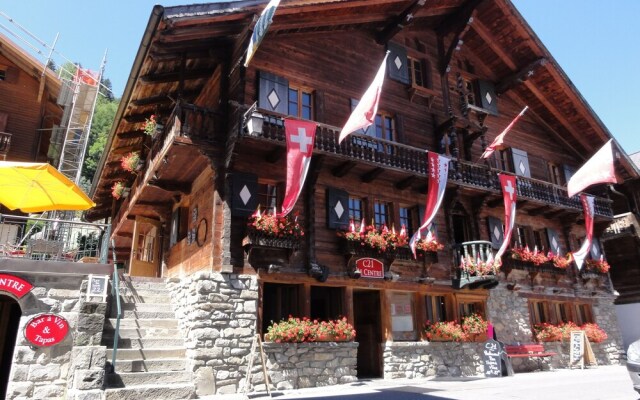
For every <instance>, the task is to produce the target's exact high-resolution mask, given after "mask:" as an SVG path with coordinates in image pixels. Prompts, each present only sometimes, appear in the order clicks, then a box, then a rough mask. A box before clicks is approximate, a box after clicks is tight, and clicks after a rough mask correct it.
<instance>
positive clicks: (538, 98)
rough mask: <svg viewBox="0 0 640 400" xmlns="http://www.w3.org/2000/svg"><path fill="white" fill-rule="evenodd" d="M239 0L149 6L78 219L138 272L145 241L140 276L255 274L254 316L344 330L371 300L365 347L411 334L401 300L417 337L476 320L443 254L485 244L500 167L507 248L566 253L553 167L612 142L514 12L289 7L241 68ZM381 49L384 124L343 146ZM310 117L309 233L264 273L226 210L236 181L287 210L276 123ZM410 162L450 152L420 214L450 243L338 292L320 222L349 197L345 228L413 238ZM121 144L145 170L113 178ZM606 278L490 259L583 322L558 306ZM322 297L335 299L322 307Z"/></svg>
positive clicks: (571, 222)
mask: <svg viewBox="0 0 640 400" xmlns="http://www.w3.org/2000/svg"><path fill="white" fill-rule="evenodd" d="M234 4H235V5H236V6H238V7H234V8H233V9H232V8H227V7H231V6H230V5H229V4H227V3H219V4H207V5H194V6H185V7H173V8H166V9H163V8H162V7H156V8H154V10H153V13H152V15H151V18H150V21H149V24H148V26H147V30H146V32H145V36H144V37H143V40H142V43H141V46H140V50H139V52H138V55H137V58H136V61H135V63H134V66H133V70H132V72H131V79H130V80H129V84H128V86H127V88H126V90H125V96H124V98H123V101H122V103H121V105H120V108H119V110H118V113H117V117H116V118H117V119H116V121H115V124H114V128H113V130H112V132H111V136H110V139H109V143H108V148H107V149H106V150H105V155H104V156H103V159H102V162H101V169H100V171H99V179H98V180H97V181H96V182H94V187H93V190H92V193H93V198H94V201H96V203H97V204H98V206H97V207H96V208H95V209H93V210H91V211H90V214H89V216H90V218H94V219H98V218H105V217H111V218H112V223H113V236H114V239H115V242H116V251H117V257H118V259H119V260H129V261H130V262H134V261H135V260H139V259H140V254H141V252H139V251H137V249H139V248H140V247H139V246H141V245H142V246H144V243H147V244H149V243H151V248H152V252H153V257H150V258H148V257H147V260H155V261H154V262H155V264H154V265H155V267H154V268H155V270H153V271H152V275H158V276H160V275H161V276H166V277H173V276H176V277H180V276H185V275H190V274H192V273H194V272H196V271H200V270H205V271H217V272H225V273H247V274H258V275H259V280H260V282H261V292H260V293H261V299H260V304H261V308H260V311H259V312H260V313H262V315H261V318H259V321H266V322H268V321H269V319H270V318H271V319H273V318H274V317H280V316H282V315H281V314H283V313H285V309H286V310H288V311H289V312H290V313H291V314H299V315H307V316H312V317H314V316H320V317H325V316H329V317H334V316H335V315H338V314H341V315H346V316H348V318H349V319H350V320H351V321H354V315H358V313H362V311H363V310H362V309H363V307H364V308H366V307H367V306H365V305H364V304H369V305H370V303H371V301H374V302H377V301H379V302H380V308H379V310H380V313H381V315H380V316H379V317H380V318H378V320H379V321H380V324H381V326H380V327H379V330H377V329H378V328H373V332H374V333H375V332H380V336H381V337H380V338H377V339H375V338H374V339H372V340H378V343H379V340H385V339H386V340H393V339H394V338H395V339H411V338H409V337H401V336H402V335H400V336H396V334H397V333H396V332H394V331H393V327H392V318H391V314H390V313H391V311H390V309H391V307H390V304H392V303H393V302H394V301H396V300H394V299H395V297H394V296H400V297H401V296H405V295H406V296H408V298H409V300H408V301H410V302H411V304H413V305H412V307H413V308H412V310H413V311H412V313H413V315H414V316H415V320H414V328H415V329H414V331H415V332H414V333H415V335H416V337H417V336H418V335H419V329H418V328H417V327H419V326H420V325H421V324H422V323H424V322H425V320H426V319H427V318H428V315H430V314H429V313H432V312H433V310H432V308H434V307H436V306H437V304H441V305H442V310H441V311H442V312H443V313H446V314H447V315H448V317H449V318H455V319H457V318H459V317H460V316H462V315H464V314H466V313H468V312H469V311H470V310H471V311H477V312H481V313H484V312H485V308H486V307H487V305H486V300H487V296H488V290H489V289H488V287H487V288H479V289H475V290H469V289H468V288H467V289H464V290H458V289H457V288H455V287H452V285H453V286H455V284H454V283H453V281H454V280H455V279H456V274H457V267H458V263H459V260H458V259H457V258H456V257H454V254H455V252H454V249H456V248H458V247H456V246H459V245H463V243H466V242H471V241H477V240H484V241H489V242H490V241H491V232H493V228H495V227H496V224H498V225H499V223H496V222H495V221H498V222H500V221H501V220H502V219H503V218H504V209H503V203H502V195H501V192H500V186H499V184H498V181H497V172H499V171H500V170H506V171H508V172H511V173H513V174H516V175H518V179H519V180H518V182H519V184H518V188H517V190H518V196H519V197H518V198H519V201H518V217H517V224H518V227H519V230H518V233H517V234H516V233H514V236H517V238H516V240H517V241H519V243H521V244H523V245H525V244H526V245H530V246H531V247H534V246H539V247H540V248H541V249H544V250H545V251H546V250H548V249H549V248H550V246H551V242H552V240H551V238H554V239H556V242H558V243H559V246H560V249H561V252H562V254H564V253H565V252H567V251H569V250H576V249H577V248H578V247H579V239H581V238H582V237H583V236H584V224H583V223H582V225H581V220H582V209H581V206H580V204H579V201H578V199H577V197H574V198H569V197H568V196H567V193H566V188H565V184H566V179H567V174H570V173H571V171H575V170H576V169H577V168H578V167H579V166H580V165H581V164H582V163H583V162H584V161H585V160H586V159H587V158H588V157H589V156H590V155H591V154H593V153H594V152H595V151H596V150H597V149H598V148H599V147H600V146H602V144H603V143H605V142H606V141H607V140H608V139H609V138H610V137H611V135H610V133H609V132H608V131H607V129H606V128H605V127H604V126H603V125H602V124H601V122H600V121H599V119H598V118H597V116H596V115H595V114H593V112H592V110H591V109H590V108H589V106H588V105H587V104H586V102H585V101H584V99H583V98H582V97H581V95H580V94H579V93H578V91H577V90H576V89H575V88H574V87H573V86H572V84H571V82H570V81H569V79H568V78H567V77H566V76H565V75H564V72H563V71H562V70H561V69H560V67H559V66H558V65H557V64H556V62H555V61H554V59H553V57H552V56H551V55H550V54H549V53H548V52H547V50H546V49H545V48H544V47H543V45H542V44H541V43H540V42H539V40H538V38H537V37H536V36H535V34H534V33H533V32H532V31H531V30H530V28H529V27H528V26H527V24H526V23H525V22H524V21H523V20H522V17H521V16H520V15H519V14H518V13H517V11H516V10H515V8H514V7H513V5H512V4H511V3H510V2H509V1H506V0H495V1H477V0H469V1H462V0H442V1H436V2H424V1H409V0H375V1H372V0H369V1H346V2H336V3H320V4H316V3H311V2H308V1H303V0H292V1H286V0H285V1H283V2H282V4H281V5H280V7H279V8H278V11H277V14H276V18H275V19H274V22H273V25H272V26H271V28H270V29H269V33H268V35H267V37H266V39H265V40H264V42H263V43H262V44H261V46H260V48H259V50H258V52H257V54H256V56H255V57H254V59H253V60H252V62H251V65H250V66H249V67H248V68H246V69H245V68H243V67H242V66H241V62H242V55H243V52H244V50H245V49H246V45H247V42H248V38H249V36H250V34H251V31H252V29H253V22H252V21H253V19H254V17H255V15H257V14H259V12H260V11H261V9H262V7H263V6H264V2H259V1H240V2H237V4H236V3H234ZM387 50H389V51H390V52H391V53H390V56H389V61H388V67H387V70H388V71H387V77H386V79H385V83H384V86H383V93H382V97H381V102H380V106H379V110H378V119H379V122H380V123H379V125H380V126H379V127H376V126H372V127H371V128H370V129H371V132H372V133H373V135H362V134H357V135H354V136H353V139H349V140H347V141H345V142H343V143H342V144H338V141H337V137H338V133H339V130H340V126H342V124H343V123H344V122H345V121H346V120H347V118H348V116H349V114H350V112H351V107H352V104H353V99H358V98H360V96H361V95H362V93H363V92H364V90H365V89H366V87H367V86H368V85H369V83H370V81H371V79H372V78H373V76H374V75H375V71H376V69H377V68H378V66H379V64H380V61H381V60H382V58H383V56H384V54H385V51H387ZM408 65H411V68H408V69H407V66H408ZM273 93H275V96H276V97H272V98H271V99H270V98H269V97H270V96H273ZM253 103H257V107H258V111H259V112H260V113H262V114H263V115H264V116H265V124H264V126H263V129H262V132H261V133H259V134H257V135H252V134H251V133H249V132H247V130H246V121H245V119H244V116H245V113H246V112H247V110H248V109H249V107H250V106H251V105H252V104H253ZM303 103H304V105H308V108H307V109H305V110H303V109H304V105H303V106H301V105H300V104H303ZM524 105H528V106H529V107H530V111H529V112H528V113H527V114H525V116H524V118H522V119H521V120H520V121H519V122H518V124H517V125H516V126H515V127H514V128H513V130H512V131H511V132H510V133H509V135H508V139H507V140H506V142H507V143H508V145H509V148H508V149H505V150H504V151H501V152H496V155H495V156H494V157H493V158H491V159H489V160H488V161H487V162H484V161H483V162H480V161H479V159H480V155H481V154H482V151H483V150H484V147H486V145H487V144H489V143H490V142H491V141H492V140H493V138H495V136H496V135H497V134H499V133H500V131H501V130H502V129H503V128H504V127H505V126H507V125H508V124H509V122H510V121H511V120H512V119H513V118H514V117H515V116H516V115H517V114H518V112H519V111H520V110H521V109H522V107H523V106H524ZM294 110H295V111H294ZM306 110H310V114H309V119H312V120H315V121H317V122H318V123H319V127H318V130H317V133H316V143H315V148H314V156H313V161H312V165H311V168H310V171H309V176H308V177H307V182H306V184H305V188H304V190H303V192H302V194H301V196H300V198H299V200H298V203H297V205H296V209H295V212H297V213H299V215H300V221H302V222H303V225H304V228H305V231H306V235H305V238H304V240H303V241H302V243H301V245H300V248H299V249H298V251H295V252H287V253H286V257H284V261H278V262H274V263H272V264H271V265H274V266H276V267H277V268H273V269H271V268H268V267H265V268H255V267H256V266H257V264H256V263H254V265H251V261H252V260H251V258H250V254H249V255H248V252H247V250H248V249H249V247H247V246H243V244H245V245H246V243H247V242H243V239H244V238H245V236H246V235H247V230H246V225H247V216H248V214H249V213H251V212H252V211H253V210H251V209H250V210H247V209H245V208H244V207H243V206H242V205H239V204H238V202H237V200H236V198H237V196H239V193H240V192H241V191H242V190H243V189H245V188H247V190H248V191H250V192H251V193H250V194H251V196H262V198H264V199H269V196H270V195H272V194H273V193H277V194H275V199H276V201H277V202H278V201H281V200H282V196H283V194H284V193H283V191H284V190H283V188H284V186H283V183H284V181H285V174H286V171H285V164H286V161H285V158H286V157H285V139H284V132H283V128H282V118H283V117H285V116H286V115H287V114H289V115H292V114H293V115H294V116H299V115H305V114H299V113H303V112H304V111H306ZM152 114H153V115H155V116H156V118H157V119H158V120H159V121H160V122H161V124H162V125H163V128H162V129H158V131H157V133H156V134H155V135H154V136H153V137H152V136H147V135H145V134H144V133H143V131H142V127H143V123H144V121H145V119H146V118H149V117H150V116H151V115H152ZM425 150H430V151H435V152H439V153H443V154H448V155H450V156H451V157H452V158H453V161H452V163H451V171H450V174H449V180H448V186H447V192H446V195H445V199H444V202H443V205H442V208H441V210H440V212H439V213H438V215H437V218H436V220H435V224H436V226H437V235H438V238H439V239H440V241H442V242H444V243H445V245H446V246H445V249H444V250H442V251H440V252H438V253H437V256H436V257H435V258H434V257H431V258H429V259H428V260H418V261H414V260H411V259H410V258H407V259H403V257H400V256H396V257H395V259H394V260H393V262H391V261H389V262H388V263H387V264H388V265H387V266H388V267H389V268H390V269H389V272H393V273H394V275H391V274H390V275H389V278H390V279H388V280H372V279H365V278H360V279H353V278H352V276H350V274H349V272H350V271H349V259H350V255H349V254H348V253H346V252H344V249H343V248H342V247H341V245H340V242H339V239H338V237H337V233H336V232H337V229H336V224H337V227H338V228H346V227H347V225H348V218H347V222H346V223H345V221H344V220H342V221H341V222H340V221H339V222H337V223H336V222H335V221H330V219H331V218H332V216H331V215H332V214H331V209H332V207H334V206H335V203H333V202H332V200H335V199H336V198H339V199H343V201H344V200H346V203H344V202H343V203H342V207H343V208H344V213H349V212H350V210H349V207H348V206H349V203H350V201H349V200H351V201H352V203H353V202H354V201H355V202H359V203H358V204H359V205H360V212H361V214H358V216H359V217H358V219H360V217H364V218H365V220H366V221H370V220H372V218H374V216H375V214H376V212H377V213H378V214H381V211H380V210H384V219H385V220H386V222H387V224H388V225H389V226H391V225H394V226H395V228H396V229H399V228H400V225H401V222H407V223H408V224H409V225H410V226H411V225H412V226H411V227H412V228H415V227H416V226H417V223H418V220H419V218H420V213H421V211H420V206H421V205H422V204H424V198H425V193H426V189H427V187H426V181H427V180H426V172H427V169H426V156H425ZM131 151H140V152H141V154H142V156H143V159H144V160H145V167H144V168H143V169H142V170H141V171H140V172H137V173H136V174H127V173H125V172H123V171H122V170H121V169H120V166H119V165H120V158H121V157H122V155H124V154H126V153H128V152H131ZM621 153H622V152H621ZM617 172H618V174H619V175H620V176H621V177H622V178H623V179H627V180H628V179H633V178H636V177H637V175H638V172H637V170H636V169H635V167H634V166H633V165H632V164H631V163H630V161H629V159H628V158H627V157H626V156H625V155H624V154H623V155H622V156H621V158H620V162H619V163H618V165H617ZM117 181H121V182H124V183H125V184H126V185H127V186H128V187H130V188H131V190H130V193H129V195H128V197H126V198H125V199H121V200H114V199H113V198H112V196H111V187H112V185H113V184H114V182H117ZM602 189H603V188H600V187H596V188H595V189H594V190H595V191H594V194H595V195H596V196H597V199H596V222H597V226H598V229H599V232H598V235H599V233H600V232H602V230H603V229H604V227H606V226H607V225H608V224H609V223H610V222H611V220H612V217H613V215H614V213H613V208H612V200H611V199H610V198H609V197H608V194H607V192H606V191H605V190H602ZM336 196H337V197H336ZM263 204H264V202H263ZM351 211H353V210H351ZM341 214H342V213H341ZM347 215H348V214H347ZM407 216H409V217H407ZM147 219H152V220H154V221H157V227H158V228H157V229H158V230H159V231H158V232H155V231H154V232H153V233H152V229H151V228H149V227H148V226H147V227H146V228H145V227H144V226H145V225H148V224H146V223H145V222H144V221H147ZM140 231H143V232H147V233H145V234H143V235H140V233H139V232H140ZM134 232H135V234H134ZM145 235H146V236H145ZM134 238H135V240H134ZM143 242H144V243H143ZM494 244H495V243H494ZM132 248H133V251H132ZM289 253H292V254H289ZM289 256H290V257H289ZM280 260H282V257H280ZM506 264H507V263H506ZM276 269H277V270H278V273H274V271H275V270H276ZM318 269H319V270H320V271H325V272H326V271H328V277H326V276H325V277H320V275H321V274H320V275H318V274H317V272H318ZM270 272H271V273H270ZM325 278H326V280H325ZM607 279H608V278H606V277H603V279H600V278H598V279H596V280H595V282H594V281H592V280H590V279H589V278H584V277H583V276H581V275H579V274H578V273H577V271H576V270H574V269H570V270H569V271H566V272H565V271H562V272H558V271H549V270H542V269H541V270H538V271H531V270H530V269H527V268H523V267H522V266H520V265H516V264H509V265H505V267H504V268H503V273H501V274H500V277H499V280H500V281H501V282H510V284H511V285H512V289H513V290H518V289H519V288H520V287H525V289H523V290H522V296H523V297H527V298H529V299H531V301H532V304H537V303H540V302H545V304H544V307H547V309H549V307H551V308H553V307H552V305H553V304H556V303H562V302H564V303H566V304H568V305H569V308H568V309H567V310H565V313H568V314H569V315H573V317H571V319H575V320H576V321H581V322H585V321H586V320H588V319H590V318H586V317H585V315H584V313H583V315H582V316H579V314H580V311H579V310H580V307H581V306H583V305H589V304H591V302H592V300H591V299H590V298H588V297H585V296H583V295H582V294H575V295H573V294H572V295H570V296H567V294H569V293H574V287H575V286H576V285H578V286H581V287H582V286H585V285H587V284H588V285H590V286H589V288H590V289H589V290H590V291H593V292H597V291H600V292H608V291H609V288H608V285H607V284H606V282H607ZM585 287H586V286H585ZM318 288H321V289H318ZM333 288H338V290H339V292H340V294H339V296H338V298H339V301H337V302H335V304H332V305H330V306H327V304H328V298H329V297H331V298H335V296H333V294H335V293H333V292H332V290H334V289H333ZM549 288H554V290H553V293H555V295H553V294H549V293H550V291H549V290H547V289H549ZM367 290H379V291H380V296H379V297H378V298H377V300H376V299H373V300H372V299H371V298H370V297H367V296H366V295H364V294H363V293H364V292H365V291H367ZM330 293H333V294H331V295H330ZM563 294H564V295H563ZM274 299H276V300H274ZM354 299H357V301H356V300H354ZM425 299H426V300H425ZM405 300H406V299H405ZM277 301H281V302H285V303H288V304H289V306H288V308H287V307H285V308H283V307H282V306H281V305H276V304H275V303H273V302H277ZM564 303H563V304H564ZM574 306H575V307H574ZM354 308H355V309H354ZM436 308H437V307H436ZM274 310H276V311H274ZM430 310H431V311H430ZM554 310H555V309H554ZM549 313H551V314H553V315H555V311H553V310H551V311H549ZM284 316H286V314H285V315H284ZM555 318H556V319H560V317H559V314H558V316H556V317H555ZM535 321H536V319H535V318H534V317H532V322H535ZM263 328H264V326H263ZM364 329H365V330H366V329H368V328H367V327H364ZM361 330H362V329H360V330H359V331H361ZM372 335H373V336H372V337H375V334H372ZM414 339H415V337H414Z"/></svg>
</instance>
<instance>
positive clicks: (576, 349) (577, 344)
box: [569, 331, 584, 368]
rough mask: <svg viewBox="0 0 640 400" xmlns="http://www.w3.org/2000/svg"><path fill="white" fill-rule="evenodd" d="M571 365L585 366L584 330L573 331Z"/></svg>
mask: <svg viewBox="0 0 640 400" xmlns="http://www.w3.org/2000/svg"><path fill="white" fill-rule="evenodd" d="M570 350H571V351H570V355H569V366H571V367H577V366H580V368H584V331H571V342H570Z"/></svg>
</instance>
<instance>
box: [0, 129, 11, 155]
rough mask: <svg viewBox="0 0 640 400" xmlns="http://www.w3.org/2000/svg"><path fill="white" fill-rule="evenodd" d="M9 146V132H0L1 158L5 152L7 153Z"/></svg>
mask: <svg viewBox="0 0 640 400" xmlns="http://www.w3.org/2000/svg"><path fill="white" fill-rule="evenodd" d="M10 147H11V134H10V133H7V132H0V157H1V158H2V159H4V158H5V156H6V155H7V153H9V148H10Z"/></svg>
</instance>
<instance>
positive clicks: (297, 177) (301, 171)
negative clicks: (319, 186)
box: [279, 118, 317, 216]
mask: <svg viewBox="0 0 640 400" xmlns="http://www.w3.org/2000/svg"><path fill="white" fill-rule="evenodd" d="M316 127H317V124H316V123H315V122H311V121H301V120H298V119H293V118H287V119H285V120H284V131H285V134H286V136H287V187H286V189H285V194H284V201H283V202H282V212H281V213H280V214H279V215H280V216H285V215H287V214H289V213H290V212H291V210H293V206H295V204H296V201H298V197H299V196H300V192H301V191H302V187H303V186H304V180H305V179H306V178H307V173H308V172H309V165H310V164H311V155H312V154H313V144H314V142H315V139H316Z"/></svg>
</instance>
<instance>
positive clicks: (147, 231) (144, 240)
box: [136, 224, 158, 263]
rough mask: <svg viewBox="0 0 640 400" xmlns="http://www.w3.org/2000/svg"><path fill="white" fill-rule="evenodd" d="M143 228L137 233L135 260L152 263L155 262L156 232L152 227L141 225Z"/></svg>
mask: <svg viewBox="0 0 640 400" xmlns="http://www.w3.org/2000/svg"><path fill="white" fill-rule="evenodd" d="M141 225H142V226H143V227H141V228H140V230H139V231H138V237H137V239H136V240H137V241H138V243H137V246H136V260H138V261H144V262H149V263H152V262H154V261H155V249H156V235H157V230H158V228H156V227H155V226H153V225H150V224H141Z"/></svg>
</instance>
